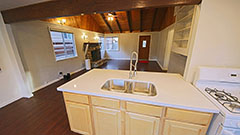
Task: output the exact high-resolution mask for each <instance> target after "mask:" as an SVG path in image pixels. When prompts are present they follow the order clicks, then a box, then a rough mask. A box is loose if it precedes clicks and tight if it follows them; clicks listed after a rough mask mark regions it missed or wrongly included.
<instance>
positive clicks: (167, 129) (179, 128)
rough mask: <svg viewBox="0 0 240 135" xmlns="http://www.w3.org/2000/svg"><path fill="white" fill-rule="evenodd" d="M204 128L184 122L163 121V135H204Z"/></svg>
mask: <svg viewBox="0 0 240 135" xmlns="http://www.w3.org/2000/svg"><path fill="white" fill-rule="evenodd" d="M205 133H206V127H204V126H201V125H195V124H190V123H185V122H179V121H172V120H165V123H164V130H163V135H204V134H205Z"/></svg>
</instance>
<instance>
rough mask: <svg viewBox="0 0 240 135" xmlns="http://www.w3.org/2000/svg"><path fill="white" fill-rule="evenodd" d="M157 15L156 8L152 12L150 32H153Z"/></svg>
mask: <svg viewBox="0 0 240 135" xmlns="http://www.w3.org/2000/svg"><path fill="white" fill-rule="evenodd" d="M157 13H158V8H156V9H155V10H154V15H153V21H152V27H151V31H153V28H154V24H155V20H156V16H157Z"/></svg>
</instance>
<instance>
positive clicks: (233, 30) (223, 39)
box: [185, 0, 240, 82]
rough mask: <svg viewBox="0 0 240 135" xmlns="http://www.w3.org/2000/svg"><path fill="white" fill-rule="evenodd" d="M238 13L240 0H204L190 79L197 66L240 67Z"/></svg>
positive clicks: (191, 62) (239, 21) (189, 66)
mask: <svg viewBox="0 0 240 135" xmlns="http://www.w3.org/2000/svg"><path fill="white" fill-rule="evenodd" d="M239 13H240V1H239V0H203V2H202V5H201V11H200V17H199V23H198V28H197V33H196V37H195V42H194V46H193V50H192V56H191V58H189V65H187V66H188V70H187V71H186V72H185V78H186V80H187V81H190V82H192V81H193V78H194V74H195V71H196V68H197V67H198V66H222V67H240V17H239Z"/></svg>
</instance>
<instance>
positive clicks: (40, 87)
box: [32, 67, 85, 92]
mask: <svg viewBox="0 0 240 135" xmlns="http://www.w3.org/2000/svg"><path fill="white" fill-rule="evenodd" d="M84 69H85V67H83V68H80V69H78V70H75V71H73V72H71V73H70V74H71V75H72V74H75V73H77V72H79V71H82V70H84ZM61 79H63V77H60V78H58V79H55V80H53V81H50V82H48V83H47V84H44V85H42V86H39V87H37V88H35V89H34V90H33V91H32V92H36V91H38V90H41V89H42V88H45V87H47V86H49V85H51V84H53V83H55V82H57V81H60V80H61Z"/></svg>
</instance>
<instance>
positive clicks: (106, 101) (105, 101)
mask: <svg viewBox="0 0 240 135" xmlns="http://www.w3.org/2000/svg"><path fill="white" fill-rule="evenodd" d="M91 99H92V104H93V105H96V106H102V107H107V108H113V109H119V108H120V101H119V100H117V99H111V98H102V97H91Z"/></svg>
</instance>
